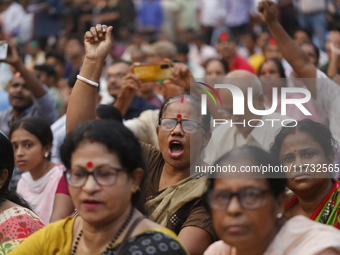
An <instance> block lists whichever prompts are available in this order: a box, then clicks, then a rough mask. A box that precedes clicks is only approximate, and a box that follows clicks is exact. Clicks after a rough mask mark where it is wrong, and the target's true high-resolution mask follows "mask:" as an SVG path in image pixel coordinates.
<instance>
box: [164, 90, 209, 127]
mask: <svg viewBox="0 0 340 255" xmlns="http://www.w3.org/2000/svg"><path fill="white" fill-rule="evenodd" d="M181 100H184V101H189V102H190V104H191V105H192V109H195V111H197V112H198V113H200V109H201V100H200V99H199V98H198V97H196V96H192V95H188V94H179V95H176V96H173V97H170V98H168V99H167V100H166V101H165V102H164V104H163V105H162V107H161V109H160V111H159V115H158V126H160V124H161V118H163V115H164V112H165V111H166V108H167V107H168V106H169V105H170V104H172V103H174V102H177V101H181ZM200 115H201V114H200ZM210 121H211V116H210V113H209V111H208V110H207V114H206V115H201V123H202V125H203V127H204V130H205V132H210V128H211V127H210Z"/></svg>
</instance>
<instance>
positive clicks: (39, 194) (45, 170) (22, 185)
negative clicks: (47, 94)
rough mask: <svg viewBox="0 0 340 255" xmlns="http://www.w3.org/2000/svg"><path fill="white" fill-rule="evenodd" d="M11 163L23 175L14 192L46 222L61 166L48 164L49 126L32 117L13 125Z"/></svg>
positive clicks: (60, 174)
mask: <svg viewBox="0 0 340 255" xmlns="http://www.w3.org/2000/svg"><path fill="white" fill-rule="evenodd" d="M10 139H11V142H12V144H13V149H14V156H15V164H16V166H17V167H18V168H19V169H20V170H21V171H23V172H25V173H23V174H22V176H21V178H20V180H19V182H18V187H17V192H18V193H19V194H20V195H21V196H22V197H23V198H24V199H25V200H26V201H27V202H28V203H29V204H30V205H31V206H32V208H33V210H34V211H35V212H36V213H37V214H38V215H39V217H40V218H41V219H42V221H43V222H44V223H45V224H48V223H49V220H50V217H51V214H52V209H53V202H54V197H55V193H56V189H57V186H58V183H59V180H60V178H61V177H62V175H63V171H64V166H63V165H61V164H59V165H54V164H53V163H52V162H51V161H50V150H51V146H52V140H53V136H52V132H51V129H50V126H49V124H48V123H47V122H46V121H45V120H44V119H41V118H38V117H33V118H27V119H23V120H21V121H18V122H16V123H15V124H14V125H13V127H12V128H11V131H10Z"/></svg>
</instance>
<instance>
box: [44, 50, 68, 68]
mask: <svg viewBox="0 0 340 255" xmlns="http://www.w3.org/2000/svg"><path fill="white" fill-rule="evenodd" d="M50 57H52V58H55V59H56V60H57V61H58V62H59V63H60V64H62V65H63V66H64V65H65V64H66V60H65V56H64V54H63V53H61V52H59V51H50V52H47V53H46V56H45V59H48V58H50Z"/></svg>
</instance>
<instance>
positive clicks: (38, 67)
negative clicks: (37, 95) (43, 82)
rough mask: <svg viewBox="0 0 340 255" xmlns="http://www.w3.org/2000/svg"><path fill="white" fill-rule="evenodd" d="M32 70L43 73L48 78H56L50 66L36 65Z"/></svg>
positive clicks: (55, 73)
mask: <svg viewBox="0 0 340 255" xmlns="http://www.w3.org/2000/svg"><path fill="white" fill-rule="evenodd" d="M34 70H37V71H42V72H45V73H46V74H47V75H48V76H53V77H55V78H57V72H56V71H55V69H54V67H53V66H51V65H46V64H43V65H36V66H34Z"/></svg>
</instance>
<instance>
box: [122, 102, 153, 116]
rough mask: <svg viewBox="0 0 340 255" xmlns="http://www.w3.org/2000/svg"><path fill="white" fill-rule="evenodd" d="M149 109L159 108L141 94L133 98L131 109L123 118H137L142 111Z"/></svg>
mask: <svg viewBox="0 0 340 255" xmlns="http://www.w3.org/2000/svg"><path fill="white" fill-rule="evenodd" d="M149 109H151V110H154V109H157V107H156V106H155V105H153V104H151V103H150V102H149V101H148V100H146V99H144V98H142V97H139V96H135V97H134V98H133V100H132V103H131V105H130V108H129V110H128V111H127V113H126V114H125V115H124V116H123V118H124V120H129V119H133V118H137V117H138V116H139V115H140V114H141V113H142V112H144V111H145V110H149Z"/></svg>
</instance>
